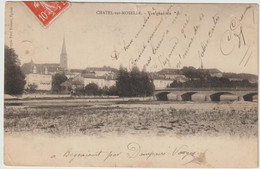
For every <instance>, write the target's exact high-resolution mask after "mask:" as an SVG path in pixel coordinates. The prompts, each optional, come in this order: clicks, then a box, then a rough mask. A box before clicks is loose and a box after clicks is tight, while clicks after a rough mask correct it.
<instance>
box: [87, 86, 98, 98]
mask: <svg viewBox="0 0 260 169" xmlns="http://www.w3.org/2000/svg"><path fill="white" fill-rule="evenodd" d="M85 94H87V95H90V96H96V95H100V91H99V88H98V85H97V84H95V83H89V84H88V85H86V87H85Z"/></svg>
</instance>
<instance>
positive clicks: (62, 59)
mask: <svg viewBox="0 0 260 169" xmlns="http://www.w3.org/2000/svg"><path fill="white" fill-rule="evenodd" d="M60 67H61V68H62V69H65V70H66V69H68V58H67V51H66V43H65V36H64V37H63V43H62V49H61V54H60Z"/></svg>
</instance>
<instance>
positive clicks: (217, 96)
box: [209, 92, 234, 101]
mask: <svg viewBox="0 0 260 169" xmlns="http://www.w3.org/2000/svg"><path fill="white" fill-rule="evenodd" d="M223 94H229V95H234V94H233V93H230V92H217V93H213V94H211V95H210V96H209V97H210V99H211V101H220V96H221V95H223Z"/></svg>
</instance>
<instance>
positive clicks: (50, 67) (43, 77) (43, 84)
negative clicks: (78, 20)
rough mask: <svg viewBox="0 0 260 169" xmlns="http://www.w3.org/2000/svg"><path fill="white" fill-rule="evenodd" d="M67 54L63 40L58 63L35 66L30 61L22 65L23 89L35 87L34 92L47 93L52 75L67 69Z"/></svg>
mask: <svg viewBox="0 0 260 169" xmlns="http://www.w3.org/2000/svg"><path fill="white" fill-rule="evenodd" d="M67 64H68V60H67V52H66V44H65V39H63V44H62V50H61V55H60V63H59V64H58V63H45V64H36V63H34V62H33V61H32V60H31V61H30V62H29V63H24V64H23V65H22V67H21V69H22V71H23V73H24V74H25V80H26V84H25V89H26V88H28V87H29V85H32V84H34V85H36V86H37V88H36V90H44V91H49V90H51V88H52V75H53V74H55V73H58V72H62V71H66V70H67V68H68V65H67Z"/></svg>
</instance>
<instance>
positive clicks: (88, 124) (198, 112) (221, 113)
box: [4, 101, 258, 137]
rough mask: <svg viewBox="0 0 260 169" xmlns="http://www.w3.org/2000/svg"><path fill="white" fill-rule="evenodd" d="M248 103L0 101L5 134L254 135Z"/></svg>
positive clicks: (253, 110)
mask: <svg viewBox="0 0 260 169" xmlns="http://www.w3.org/2000/svg"><path fill="white" fill-rule="evenodd" d="M257 123H258V108H257V103H253V102H238V101H236V102H219V103H212V102H206V103H205V102H204V103H199V102H158V101H157V102H104V103H101V102H100V103H98V104H97V103H85V104H77V103H75V104H74V103H72V104H66V103H64V104H55V102H53V103H52V104H48V105H45V104H43V105H41V104H38V105H34V106H26V105H20V106H5V110H4V130H5V133H6V134H11V135H19V134H24V133H28V134H36V135H37V134H54V135H61V136H62V135H63V136H64V135H66V136H68V135H89V136H109V135H142V136H145V135H146V136H172V135H207V136H219V135H230V136H241V137H243V136H246V137H250V136H257V133H258V131H257V127H258V126H257Z"/></svg>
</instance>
